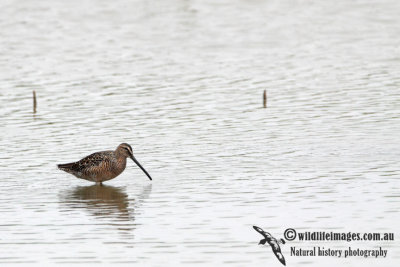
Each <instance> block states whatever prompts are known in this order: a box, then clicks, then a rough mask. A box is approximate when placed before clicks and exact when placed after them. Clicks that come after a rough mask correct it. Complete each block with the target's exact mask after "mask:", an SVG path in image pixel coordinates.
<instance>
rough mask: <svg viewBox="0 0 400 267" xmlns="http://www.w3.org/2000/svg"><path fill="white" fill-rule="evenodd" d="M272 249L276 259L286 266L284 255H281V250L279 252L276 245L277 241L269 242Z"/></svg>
mask: <svg viewBox="0 0 400 267" xmlns="http://www.w3.org/2000/svg"><path fill="white" fill-rule="evenodd" d="M270 245H271V248H272V251H273V252H274V254H275V256H276V257H277V258H278V260H279V261H280V262H281V263H282V264H283V265H285V266H286V261H285V257H283V255H282V252H281V248H280V246H279V245H278V243H277V242H276V240H275V241H274V242H271V243H270Z"/></svg>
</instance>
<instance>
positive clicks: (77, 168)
mask: <svg viewBox="0 0 400 267" xmlns="http://www.w3.org/2000/svg"><path fill="white" fill-rule="evenodd" d="M127 157H130V158H131V159H132V160H133V161H134V162H135V163H136V164H137V165H138V166H139V167H140V168H141V169H142V171H143V172H144V173H145V174H146V175H147V177H149V179H150V180H152V179H151V176H150V174H148V173H147V171H146V170H145V169H144V168H143V167H142V165H140V163H139V162H138V161H137V160H136V159H135V157H134V156H133V152H132V147H131V146H130V145H128V144H126V143H122V144H120V145H119V146H118V147H117V149H115V150H114V151H113V150H108V151H101V152H96V153H93V154H91V155H89V156H87V157H85V158H83V159H81V160H80V161H77V162H72V163H66V164H58V165H57V167H58V168H59V169H60V170H63V171H65V172H68V173H70V174H72V175H75V176H76V177H78V178H81V179H85V180H88V181H92V182H96V184H102V182H104V181H107V180H111V179H113V178H115V177H117V176H118V175H120V174H121V173H122V172H123V171H124V170H125V167H126V158H127Z"/></svg>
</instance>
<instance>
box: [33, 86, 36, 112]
mask: <svg viewBox="0 0 400 267" xmlns="http://www.w3.org/2000/svg"><path fill="white" fill-rule="evenodd" d="M36 106H37V102H36V92H35V90H33V113H36Z"/></svg>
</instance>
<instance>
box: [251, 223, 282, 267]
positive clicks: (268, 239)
mask: <svg viewBox="0 0 400 267" xmlns="http://www.w3.org/2000/svg"><path fill="white" fill-rule="evenodd" d="M253 228H254V230H256V231H257V232H259V233H260V234H262V235H263V236H264V237H265V238H264V239H261V240H260V243H258V244H259V245H265V243H266V242H268V244H269V245H270V246H271V248H272V251H273V252H274V254H275V256H276V257H277V258H278V260H279V261H280V262H281V263H282V264H283V265H285V266H286V261H285V258H284V257H283V255H282V252H281V248H280V247H279V243H281V244H285V240H283V239H282V238H281V239H280V240H279V241H278V240H277V239H276V238H274V237H273V236H272V235H271V234H270V233H268V232H265V231H264V230H263V229H261V228H260V227H257V226H253Z"/></svg>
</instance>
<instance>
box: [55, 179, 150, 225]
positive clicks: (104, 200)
mask: <svg viewBox="0 0 400 267" xmlns="http://www.w3.org/2000/svg"><path fill="white" fill-rule="evenodd" d="M151 188H152V185H151V184H150V185H147V186H145V187H143V189H142V191H141V193H140V194H138V195H137V196H136V197H135V198H129V197H128V195H127V194H126V192H125V188H124V187H114V186H107V185H103V186H98V185H92V186H78V187H76V188H74V189H73V190H71V191H68V192H66V194H63V195H64V196H63V197H62V198H61V202H62V204H63V206H67V208H68V210H71V209H83V210H86V211H88V212H89V213H90V214H91V215H93V216H94V217H96V218H98V219H99V220H102V219H104V220H106V221H107V222H108V223H107V224H108V225H116V226H117V228H118V229H119V230H122V231H130V230H133V228H134V221H135V214H134V213H135V210H136V209H138V208H139V207H140V206H141V204H142V203H143V201H144V200H146V199H147V198H148V197H149V196H150V193H151ZM130 205H131V206H130ZM124 222H126V223H124Z"/></svg>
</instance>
